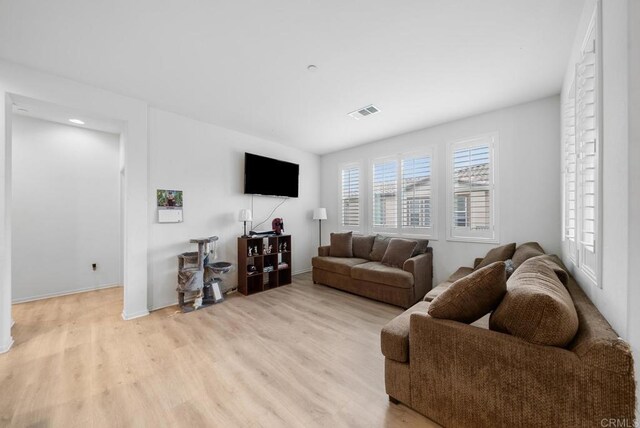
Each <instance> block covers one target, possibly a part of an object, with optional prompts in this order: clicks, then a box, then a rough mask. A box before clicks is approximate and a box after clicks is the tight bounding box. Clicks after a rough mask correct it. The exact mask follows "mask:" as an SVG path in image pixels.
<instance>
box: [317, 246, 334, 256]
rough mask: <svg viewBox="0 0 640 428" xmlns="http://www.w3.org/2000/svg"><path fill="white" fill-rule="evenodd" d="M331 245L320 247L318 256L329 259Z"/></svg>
mask: <svg viewBox="0 0 640 428" xmlns="http://www.w3.org/2000/svg"><path fill="white" fill-rule="evenodd" d="M330 248H331V246H330V245H323V246H322V247H318V256H320V257H328V256H329V249H330Z"/></svg>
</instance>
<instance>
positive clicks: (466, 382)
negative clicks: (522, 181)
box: [381, 256, 635, 427]
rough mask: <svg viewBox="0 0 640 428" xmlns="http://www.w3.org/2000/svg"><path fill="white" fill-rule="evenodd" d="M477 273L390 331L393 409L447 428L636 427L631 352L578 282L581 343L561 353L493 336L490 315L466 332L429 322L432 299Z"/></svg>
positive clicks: (576, 340) (385, 334)
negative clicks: (395, 405) (399, 406)
mask: <svg viewBox="0 0 640 428" xmlns="http://www.w3.org/2000/svg"><path fill="white" fill-rule="evenodd" d="M543 257H544V256H543ZM549 257H554V261H556V262H557V263H558V265H559V266H561V267H562V269H564V270H565V271H566V267H564V265H562V262H561V261H560V260H559V259H558V258H557V257H555V256H549ZM477 264H478V261H477V260H476V265H477ZM473 271H474V269H473V268H461V269H459V270H458V271H457V272H456V273H455V274H454V275H452V277H451V278H449V279H448V280H447V281H445V282H444V283H443V284H441V285H439V286H438V287H436V288H435V289H434V290H433V291H432V293H430V294H429V295H427V296H426V297H425V301H422V302H419V303H417V304H416V305H414V306H413V307H412V308H410V309H409V310H407V311H405V312H404V313H403V314H401V315H399V316H398V317H397V318H395V319H394V320H392V321H391V322H390V323H389V324H388V325H386V326H385V327H384V328H383V330H382V335H381V341H382V343H381V345H382V353H383V354H384V356H385V385H386V392H387V394H388V395H389V399H390V401H392V402H398V401H400V402H402V403H404V404H406V405H408V406H409V407H411V408H413V409H415V410H417V411H418V412H420V413H422V414H424V415H425V416H427V417H429V418H430V419H432V420H433V421H435V422H437V423H439V424H441V425H443V426H469V427H485V426H487V427H488V426H490V427H500V426H505V427H506V426H509V427H512V426H527V427H528V426H571V427H574V426H580V427H583V426H584V427H586V426H614V425H611V424H610V423H611V420H615V421H616V423H617V424H618V425H615V426H635V425H634V421H635V419H634V418H635V416H634V408H635V381H634V373H633V359H632V355H631V351H630V348H629V345H628V344H627V343H626V342H624V341H623V340H622V339H620V338H619V337H618V335H617V334H616V332H615V331H614V330H613V329H612V328H611V326H610V325H609V323H608V322H607V321H606V320H605V319H604V317H603V316H602V315H601V314H600V312H599V311H598V310H597V309H596V307H595V306H594V305H593V304H592V303H591V301H590V300H589V299H588V297H587V296H586V295H585V293H584V292H583V291H582V289H581V288H580V287H579V286H578V284H577V283H576V282H575V280H574V278H573V277H572V276H571V275H569V274H567V275H566V277H565V280H566V285H565V286H566V290H567V291H568V295H570V299H571V300H572V301H573V305H574V306H575V311H576V313H577V318H578V326H577V333H576V334H575V336H574V337H573V340H571V342H570V343H569V344H568V345H567V346H565V347H556V346H543V345H539V344H535V343H531V342H530V341H527V340H524V339H522V338H519V337H516V336H514V335H511V334H507V333H503V332H499V331H494V330H490V329H489V321H488V320H489V315H486V316H484V317H483V318H481V319H479V320H477V321H475V322H473V323H471V324H465V323H462V322H458V321H452V320H446V319H436V318H433V317H431V316H430V315H429V314H427V311H428V310H429V306H430V305H431V304H432V302H431V300H432V299H434V298H436V297H437V295H439V294H440V293H442V292H443V290H446V289H447V288H449V287H451V284H452V283H454V282H455V281H456V280H458V279H461V278H464V277H465V276H466V275H469V274H470V273H471V272H473ZM516 272H517V269H516ZM507 284H508V287H507V293H509V291H508V290H510V289H511V288H509V287H511V283H510V282H508V283H507ZM427 300H429V301H427ZM503 300H504V299H503ZM603 421H604V422H603ZM602 423H606V424H608V425H602ZM622 424H626V425H622Z"/></svg>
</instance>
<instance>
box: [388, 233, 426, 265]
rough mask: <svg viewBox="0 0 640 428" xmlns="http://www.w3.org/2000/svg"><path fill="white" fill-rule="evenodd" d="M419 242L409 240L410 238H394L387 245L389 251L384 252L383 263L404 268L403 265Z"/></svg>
mask: <svg viewBox="0 0 640 428" xmlns="http://www.w3.org/2000/svg"><path fill="white" fill-rule="evenodd" d="M416 245H418V243H417V242H416V241H409V240H408V239H400V238H392V239H391V240H390V241H389V245H388V246H387V251H385V252H384V256H383V257H382V261H381V262H380V263H382V264H383V265H387V266H391V267H397V268H400V269H402V265H404V262H406V261H407V259H408V258H409V257H411V254H413V250H415V248H416Z"/></svg>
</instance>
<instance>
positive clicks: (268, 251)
mask: <svg viewBox="0 0 640 428" xmlns="http://www.w3.org/2000/svg"><path fill="white" fill-rule="evenodd" d="M272 251H273V245H269V248H268V249H267V253H268V254H271V252H272Z"/></svg>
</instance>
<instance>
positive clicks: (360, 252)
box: [353, 235, 376, 259]
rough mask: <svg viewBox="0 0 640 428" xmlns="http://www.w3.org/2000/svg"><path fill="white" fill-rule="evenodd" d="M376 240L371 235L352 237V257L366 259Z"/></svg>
mask: <svg viewBox="0 0 640 428" xmlns="http://www.w3.org/2000/svg"><path fill="white" fill-rule="evenodd" d="M374 239H376V237H375V236H373V235H368V236H360V235H353V257H358V258H361V259H368V258H369V254H371V249H372V248H373V241H374Z"/></svg>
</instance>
